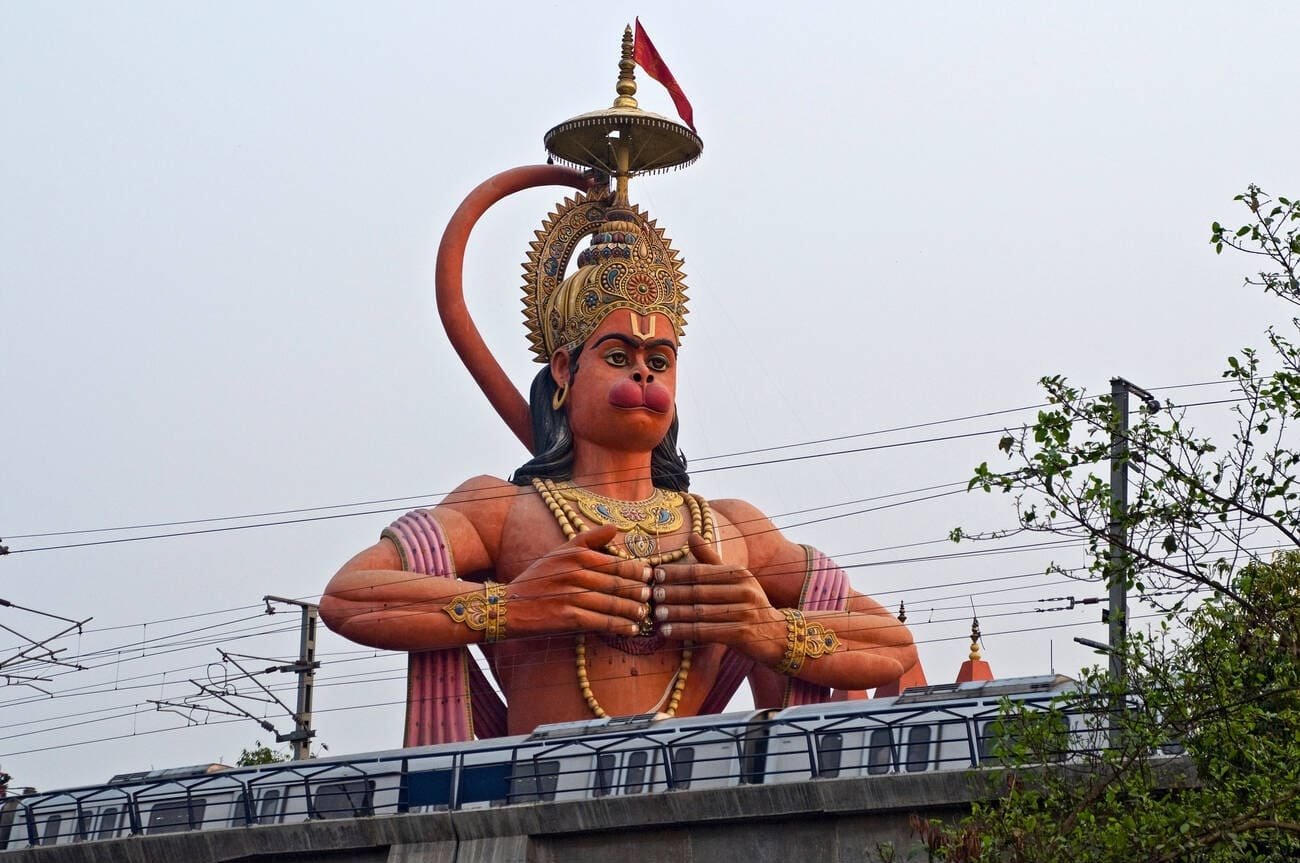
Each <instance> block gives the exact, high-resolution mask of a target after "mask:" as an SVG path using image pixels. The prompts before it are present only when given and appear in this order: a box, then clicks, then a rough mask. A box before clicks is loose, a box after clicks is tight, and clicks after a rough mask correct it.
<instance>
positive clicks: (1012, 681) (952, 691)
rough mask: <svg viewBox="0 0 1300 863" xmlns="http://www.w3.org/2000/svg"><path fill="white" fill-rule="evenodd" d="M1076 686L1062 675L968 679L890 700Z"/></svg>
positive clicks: (983, 695) (905, 692)
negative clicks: (963, 681)
mask: <svg viewBox="0 0 1300 863" xmlns="http://www.w3.org/2000/svg"><path fill="white" fill-rule="evenodd" d="M1077 686H1078V683H1077V682H1076V681H1075V680H1074V678H1072V677H1066V676H1065V675H1064V674H1039V675H1036V676H1033V677H1003V678H999V679H997V680H968V681H966V682H965V683H935V684H931V685H929V686H911V687H908V688H907V689H905V690H903V693H902V694H901V695H899V696H897V697H895V698H894V703H895V704H918V703H921V702H926V701H939V700H945V701H946V700H948V699H950V698H961V699H966V698H1001V697H1002V696H1004V695H1037V694H1039V693H1057V692H1069V691H1071V690H1073V689H1075V688H1076V687H1077Z"/></svg>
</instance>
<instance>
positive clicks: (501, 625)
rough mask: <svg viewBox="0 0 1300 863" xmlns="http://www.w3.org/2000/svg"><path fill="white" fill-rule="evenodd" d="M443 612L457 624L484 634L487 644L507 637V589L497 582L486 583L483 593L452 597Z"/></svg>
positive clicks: (476, 592) (474, 592)
mask: <svg viewBox="0 0 1300 863" xmlns="http://www.w3.org/2000/svg"><path fill="white" fill-rule="evenodd" d="M442 610H443V611H445V612H447V616H448V617H450V618H451V619H452V620H454V621H456V622H457V623H463V624H465V625H466V626H468V627H469V628H470V629H472V630H474V631H475V632H482V633H483V642H484V643H485V644H492V643H494V642H497V641H501V640H503V639H504V638H505V637H506V589H505V586H504V585H501V584H497V583H496V582H495V581H488V582H484V584H483V592H482V593H479V592H478V591H473V592H471V593H462V594H460V595H459V596H454V597H452V599H451V602H448V603H447V604H446V605H444V606H443V607H442Z"/></svg>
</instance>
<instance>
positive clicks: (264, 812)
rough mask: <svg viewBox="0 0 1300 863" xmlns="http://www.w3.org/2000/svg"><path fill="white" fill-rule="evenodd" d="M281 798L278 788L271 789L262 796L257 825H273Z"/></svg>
mask: <svg viewBox="0 0 1300 863" xmlns="http://www.w3.org/2000/svg"><path fill="white" fill-rule="evenodd" d="M281 797H282V795H281V793H280V789H279V788H272V789H271V790H269V791H267V792H266V793H265V794H263V795H262V808H261V810H260V811H259V812H258V813H257V823H258V824H274V823H275V822H276V820H277V819H276V815H278V814H279V813H278V812H277V811H276V809H277V808H278V807H279V805H280V799H281Z"/></svg>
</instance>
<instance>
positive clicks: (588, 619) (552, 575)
mask: <svg viewBox="0 0 1300 863" xmlns="http://www.w3.org/2000/svg"><path fill="white" fill-rule="evenodd" d="M617 533H618V529H617V528H615V527H613V526H601V527H597V528H593V529H592V530H589V531H586V532H584V533H580V534H578V535H577V536H575V537H574V538H573V539H571V540H569V541H568V542H566V543H565V544H564V545H562V546H560V547H559V548H556V549H555V550H554V551H551V552H548V553H547V554H546V555H544V556H543V557H541V558H540V559H538V560H537V561H535V562H534V563H533V564H532V565H530V566H529V567H528V568H527V569H525V570H524V571H523V572H522V573H520V574H519V576H518V577H517V578H515V579H514V580H513V581H511V582H510V584H509V586H508V593H507V596H506V598H507V601H508V602H509V603H510V605H509V610H510V635H511V637H514V636H516V635H518V636H525V635H556V634H559V633H564V632H611V633H617V634H619V635H636V634H637V633H638V632H640V631H641V620H642V619H643V618H644V617H645V615H646V613H647V607H646V603H647V602H648V601H649V599H650V587H649V583H650V579H651V575H652V571H651V569H650V567H648V566H646V565H645V563H644V562H642V561H636V560H622V559H620V558H617V557H615V556H614V555H612V554H608V553H606V552H605V551H604V550H603V549H604V546H605V545H606V544H607V543H609V542H610V541H612V540H613V539H614V536H615V535H616V534H617Z"/></svg>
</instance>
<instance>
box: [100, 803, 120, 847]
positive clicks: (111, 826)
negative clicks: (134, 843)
mask: <svg viewBox="0 0 1300 863" xmlns="http://www.w3.org/2000/svg"><path fill="white" fill-rule="evenodd" d="M121 821H122V813H121V811H119V810H118V808H117V807H116V806H110V807H108V808H107V809H105V810H104V811H103V812H100V813H99V830H98V831H96V833H95V838H96V839H112V838H113V837H114V836H115V835H117V827H118V824H120V823H121Z"/></svg>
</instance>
